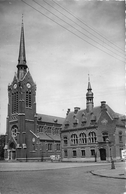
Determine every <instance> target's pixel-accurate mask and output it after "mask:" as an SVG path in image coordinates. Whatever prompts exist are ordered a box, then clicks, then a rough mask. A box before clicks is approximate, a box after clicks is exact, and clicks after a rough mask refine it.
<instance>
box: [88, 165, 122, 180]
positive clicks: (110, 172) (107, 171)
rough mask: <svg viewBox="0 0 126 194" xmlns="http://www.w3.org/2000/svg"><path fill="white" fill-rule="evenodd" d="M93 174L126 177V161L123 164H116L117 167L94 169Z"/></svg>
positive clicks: (118, 177)
mask: <svg viewBox="0 0 126 194" xmlns="http://www.w3.org/2000/svg"><path fill="white" fill-rule="evenodd" d="M91 173H92V174H93V175H96V176H101V177H108V178H116V179H126V167H125V163H122V166H118V165H117V166H116V164H115V169H111V164H110V167H108V168H107V169H101V170H94V171H91Z"/></svg>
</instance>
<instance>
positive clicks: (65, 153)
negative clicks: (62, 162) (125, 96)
mask: <svg viewBox="0 0 126 194" xmlns="http://www.w3.org/2000/svg"><path fill="white" fill-rule="evenodd" d="M64 158H67V150H64Z"/></svg>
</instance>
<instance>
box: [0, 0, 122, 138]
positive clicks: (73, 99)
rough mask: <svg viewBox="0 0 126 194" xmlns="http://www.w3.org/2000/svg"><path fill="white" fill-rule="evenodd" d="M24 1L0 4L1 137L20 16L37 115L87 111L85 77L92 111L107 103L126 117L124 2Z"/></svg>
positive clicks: (5, 1) (19, 28) (18, 0)
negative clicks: (91, 101) (89, 91)
mask: <svg viewBox="0 0 126 194" xmlns="http://www.w3.org/2000/svg"><path fill="white" fill-rule="evenodd" d="M23 1H24V2H25V3H24V2H23ZM23 1H21V0H0V134H4V133H5V132H6V117H7V104H8V91H7V87H8V84H9V83H12V81H13V77H14V73H15V72H17V67H16V66H17V63H18V54H19V42H20V32H21V22H22V14H23V21H24V33H25V49H26V60H27V65H28V67H29V71H30V73H31V75H32V78H33V80H34V82H35V83H36V85H37V91H36V103H37V113H41V114H47V115H54V116H59V117H64V118H65V116H66V112H67V109H68V108H70V109H71V111H73V110H74V107H76V106H77V107H80V108H81V109H85V108H86V92H87V85H88V74H89V75H90V82H91V86H92V91H93V93H94V106H100V104H101V101H106V103H107V104H108V105H109V106H110V107H111V108H112V109H113V110H114V111H115V112H117V113H121V114H125V63H124V47H125V37H124V27H125V23H124V18H125V17H124V14H125V13H124V11H125V2H124V1H95V0H94V1H86V0H45V1H44V0H35V1H36V2H35V1H32V0H23ZM27 4H29V5H30V6H29V5H27ZM43 7H44V8H43Z"/></svg>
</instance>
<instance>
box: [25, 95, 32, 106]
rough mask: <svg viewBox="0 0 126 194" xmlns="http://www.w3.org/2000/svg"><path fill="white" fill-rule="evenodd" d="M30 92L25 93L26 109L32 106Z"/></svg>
mask: <svg viewBox="0 0 126 194" xmlns="http://www.w3.org/2000/svg"><path fill="white" fill-rule="evenodd" d="M31 100H32V98H31V91H27V92H26V107H27V108H30V107H31V106H32V103H31Z"/></svg>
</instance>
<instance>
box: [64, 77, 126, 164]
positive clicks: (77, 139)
mask: <svg viewBox="0 0 126 194" xmlns="http://www.w3.org/2000/svg"><path fill="white" fill-rule="evenodd" d="M93 99H94V94H93V92H92V88H91V83H90V78H89V80H88V88H87V94H86V109H80V108H79V107H75V108H74V111H70V109H68V111H67V114H66V119H65V120H64V123H63V127H62V131H61V155H62V161H112V160H121V159H122V157H121V150H123V149H125V136H126V134H125V123H126V119H125V116H124V115H121V114H118V113H115V112H114V111H113V110H112V109H111V108H110V107H109V106H108V105H107V104H106V102H105V101H102V102H101V105H100V106H97V107H94V100H93Z"/></svg>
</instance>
